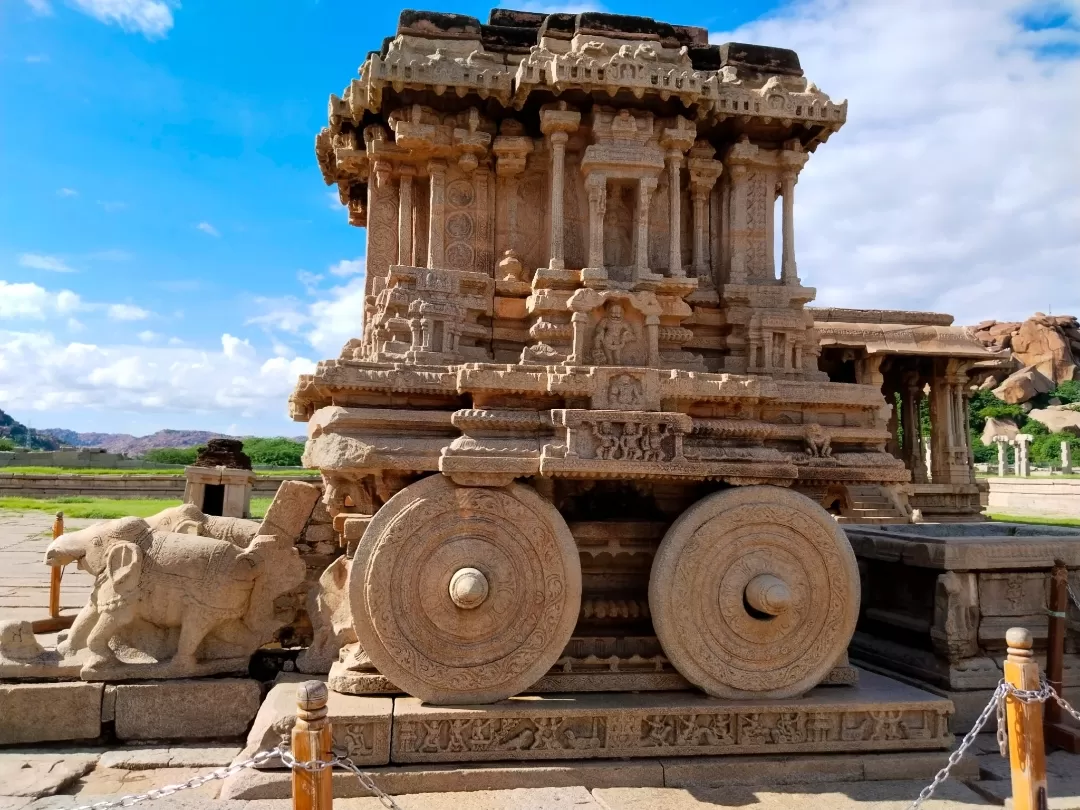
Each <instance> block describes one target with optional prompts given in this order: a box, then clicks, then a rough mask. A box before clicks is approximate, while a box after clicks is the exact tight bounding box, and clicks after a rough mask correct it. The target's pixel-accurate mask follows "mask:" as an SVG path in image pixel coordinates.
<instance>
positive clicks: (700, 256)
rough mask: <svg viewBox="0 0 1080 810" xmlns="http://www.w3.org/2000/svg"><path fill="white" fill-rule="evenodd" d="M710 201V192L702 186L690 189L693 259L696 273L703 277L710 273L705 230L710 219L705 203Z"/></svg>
mask: <svg viewBox="0 0 1080 810" xmlns="http://www.w3.org/2000/svg"><path fill="white" fill-rule="evenodd" d="M708 201H709V192H708V191H707V190H705V189H703V188H701V187H700V186H693V187H691V189H690V203H691V207H692V209H693V217H694V256H693V259H692V260H691V261H692V263H693V266H694V275H695V276H697V277H698V278H703V277H704V276H705V275H706V274H707V273H708V269H709V268H708V266H707V265H706V264H705V232H706V230H707V229H706V225H707V224H708V219H707V218H706V216H705V205H706V204H707V203H708Z"/></svg>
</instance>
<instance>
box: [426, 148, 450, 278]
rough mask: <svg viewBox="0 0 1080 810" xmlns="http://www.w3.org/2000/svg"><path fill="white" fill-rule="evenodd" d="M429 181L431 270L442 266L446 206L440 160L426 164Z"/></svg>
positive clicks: (444, 181) (429, 255) (444, 165)
mask: <svg viewBox="0 0 1080 810" xmlns="http://www.w3.org/2000/svg"><path fill="white" fill-rule="evenodd" d="M428 175H429V176H430V179H431V202H430V204H429V206H428V260H427V266H428V267H429V268H431V269H432V270H435V269H438V268H441V267H442V266H443V260H444V256H443V213H444V209H445V206H446V164H445V163H443V162H442V161H441V160H433V161H431V162H430V163H428Z"/></svg>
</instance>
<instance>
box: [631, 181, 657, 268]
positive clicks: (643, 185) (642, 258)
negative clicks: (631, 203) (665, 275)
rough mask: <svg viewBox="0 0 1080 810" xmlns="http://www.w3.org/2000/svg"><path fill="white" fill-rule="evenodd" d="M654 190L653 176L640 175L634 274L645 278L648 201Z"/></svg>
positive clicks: (647, 251)
mask: <svg viewBox="0 0 1080 810" xmlns="http://www.w3.org/2000/svg"><path fill="white" fill-rule="evenodd" d="M655 190H656V178H655V177H642V178H641V179H640V180H638V202H637V239H636V240H635V242H636V244H635V246H634V247H635V256H634V275H635V276H636V277H637V278H639V279H642V278H646V277H647V276H648V274H649V203H650V201H651V199H652V193H653V191H655Z"/></svg>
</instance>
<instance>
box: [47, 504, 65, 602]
mask: <svg viewBox="0 0 1080 810" xmlns="http://www.w3.org/2000/svg"><path fill="white" fill-rule="evenodd" d="M63 533H64V513H63V512H57V513H56V520H54V521H53V525H52V536H53V540H55V539H56V538H57V537H59V536H60V535H62V534H63ZM63 578H64V569H63V567H61V566H59V565H57V566H53V567H52V569H51V570H50V571H49V618H50V619H58V618H60V580H62V579H63Z"/></svg>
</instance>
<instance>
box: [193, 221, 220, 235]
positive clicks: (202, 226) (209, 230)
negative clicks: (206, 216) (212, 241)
mask: <svg viewBox="0 0 1080 810" xmlns="http://www.w3.org/2000/svg"><path fill="white" fill-rule="evenodd" d="M195 227H196V228H197V229H198V230H200V231H202V232H203V233H206V234H209V235H210V236H221V234H220V233H219V232H218V229H217V228H215V227H214V226H213V225H211V224H210V223H209V222H200V223H199V224H198V225H196V226H195Z"/></svg>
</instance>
